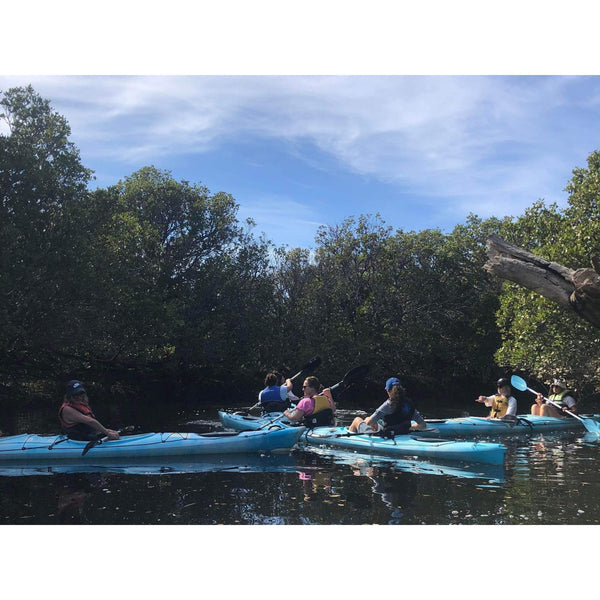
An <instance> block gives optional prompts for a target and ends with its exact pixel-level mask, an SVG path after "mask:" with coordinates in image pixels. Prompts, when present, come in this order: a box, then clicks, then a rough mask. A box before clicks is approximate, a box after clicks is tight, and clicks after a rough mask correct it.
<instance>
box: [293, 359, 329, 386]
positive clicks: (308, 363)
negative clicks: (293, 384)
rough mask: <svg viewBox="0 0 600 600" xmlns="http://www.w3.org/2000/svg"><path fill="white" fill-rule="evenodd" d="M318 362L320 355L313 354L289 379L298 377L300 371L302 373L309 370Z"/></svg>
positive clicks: (316, 365)
mask: <svg viewBox="0 0 600 600" xmlns="http://www.w3.org/2000/svg"><path fill="white" fill-rule="evenodd" d="M320 364H321V357H320V356H314V357H313V358H311V359H310V360H309V361H308V362H307V363H306V364H305V365H304V366H303V367H302V368H301V369H300V370H299V371H298V372H297V373H296V374H295V375H294V376H293V377H291V378H290V379H291V380H292V381H294V379H297V378H298V377H300V375H302V373H304V371H309V370H310V371H312V370H313V369H316V368H317V367H318V366H319V365H320Z"/></svg>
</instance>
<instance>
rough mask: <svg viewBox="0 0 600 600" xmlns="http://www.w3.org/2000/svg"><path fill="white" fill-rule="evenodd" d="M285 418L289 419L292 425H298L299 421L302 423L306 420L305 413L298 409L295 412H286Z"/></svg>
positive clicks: (284, 413)
mask: <svg viewBox="0 0 600 600" xmlns="http://www.w3.org/2000/svg"><path fill="white" fill-rule="evenodd" d="M283 416H284V417H287V418H288V419H289V420H290V421H291V422H292V423H297V422H298V421H302V419H304V411H303V410H300V409H298V408H296V410H294V411H293V412H292V411H291V410H288V409H286V410H284V411H283Z"/></svg>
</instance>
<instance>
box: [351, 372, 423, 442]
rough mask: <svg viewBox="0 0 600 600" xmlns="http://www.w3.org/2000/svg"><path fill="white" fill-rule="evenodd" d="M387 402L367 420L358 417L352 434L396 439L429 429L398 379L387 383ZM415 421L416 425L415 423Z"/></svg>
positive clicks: (354, 422)
mask: <svg viewBox="0 0 600 600" xmlns="http://www.w3.org/2000/svg"><path fill="white" fill-rule="evenodd" d="M385 391H386V392H387V395H388V398H387V400H386V401H385V402H384V403H383V404H382V405H381V406H380V407H379V408H378V409H377V410H376V411H375V412H374V413H373V414H372V415H371V416H370V417H367V418H366V419H364V420H363V419H362V418H361V417H356V418H355V419H354V421H352V424H351V425H350V427H348V430H349V431H351V432H352V433H372V434H375V435H381V436H382V437H392V438H393V437H394V436H396V435H402V434H406V433H409V432H410V431H416V430H422V429H425V428H426V427H427V424H426V423H425V419H424V418H423V416H422V415H421V413H419V411H418V410H417V409H416V408H415V405H414V402H413V401H412V400H411V399H410V398H409V397H408V396H407V394H406V390H405V389H404V387H402V383H401V382H400V380H399V379H398V378H397V377H390V378H389V379H388V380H387V381H386V382H385ZM413 421H414V423H413Z"/></svg>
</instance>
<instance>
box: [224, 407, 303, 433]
mask: <svg viewBox="0 0 600 600" xmlns="http://www.w3.org/2000/svg"><path fill="white" fill-rule="evenodd" d="M282 414H283V413H281V412H273V413H266V414H264V415H261V416H259V417H253V416H252V415H245V414H241V413H235V412H234V413H230V412H227V411H225V410H220V411H219V420H220V421H221V424H222V425H223V427H225V428H227V429H234V430H235V431H250V430H253V429H259V428H260V427H263V426H265V425H267V424H268V423H269V422H270V421H273V420H274V419H277V420H276V421H275V423H273V424H274V425H275V424H279V425H285V426H292V422H291V421H290V420H289V419H287V418H283V419H282V418H281V415H282Z"/></svg>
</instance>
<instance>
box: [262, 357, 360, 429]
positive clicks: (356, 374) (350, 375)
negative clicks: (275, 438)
mask: <svg viewBox="0 0 600 600" xmlns="http://www.w3.org/2000/svg"><path fill="white" fill-rule="evenodd" d="M370 368H371V367H370V366H369V365H361V366H359V367H354V369H351V370H350V371H348V372H347V373H346V374H345V375H344V378H343V379H342V380H341V381H338V383H336V384H334V385H332V386H330V387H329V389H330V391H331V393H332V395H333V390H337V389H338V388H340V387H342V386H343V388H342V391H343V390H344V389H345V388H347V387H348V386H349V385H351V384H353V383H356V382H358V381H361V380H362V379H364V378H365V377H366V376H367V373H368V372H369V369H370ZM283 417H284V415H283V414H281V415H279V416H278V417H276V418H275V419H272V420H271V421H269V422H268V423H265V424H264V425H261V426H260V427H259V428H258V429H264V428H265V427H268V426H269V425H271V423H275V421H279V419H282V418H283Z"/></svg>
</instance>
